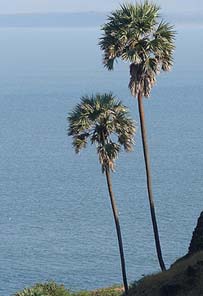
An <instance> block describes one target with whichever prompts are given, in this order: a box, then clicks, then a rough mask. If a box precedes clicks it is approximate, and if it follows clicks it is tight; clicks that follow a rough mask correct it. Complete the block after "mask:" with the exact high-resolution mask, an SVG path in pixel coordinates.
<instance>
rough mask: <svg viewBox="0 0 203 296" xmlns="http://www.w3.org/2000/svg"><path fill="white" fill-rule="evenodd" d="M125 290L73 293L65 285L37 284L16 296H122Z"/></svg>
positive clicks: (109, 289) (114, 288)
mask: <svg viewBox="0 0 203 296" xmlns="http://www.w3.org/2000/svg"><path fill="white" fill-rule="evenodd" d="M122 293H123V290H122V289H121V288H120V287H112V288H105V289H99V290H95V291H79V292H71V291H69V290H66V289H65V288H64V286H63V285H57V284H56V283H54V282H49V283H44V284H36V285H35V286H33V287H32V288H26V289H24V290H23V291H21V292H18V293H16V294H15V295H14V296H121V295H122Z"/></svg>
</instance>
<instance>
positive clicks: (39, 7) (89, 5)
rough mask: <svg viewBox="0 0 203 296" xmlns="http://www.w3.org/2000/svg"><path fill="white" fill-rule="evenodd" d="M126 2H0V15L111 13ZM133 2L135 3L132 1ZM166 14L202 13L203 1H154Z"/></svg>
mask: <svg viewBox="0 0 203 296" xmlns="http://www.w3.org/2000/svg"><path fill="white" fill-rule="evenodd" d="M123 2H125V1H122V0H121V1H118V0H0V14H7V13H8V14H9V13H31V12H41V13H43V12H58V11H74V12H77V11H110V10H112V9H115V8H117V7H118V6H119V4H120V3H123ZM131 2H133V1H131ZM154 2H156V3H159V4H160V5H161V7H162V8H163V11H164V12H181V11H182V10H183V11H187V12H193V13H195V12H197V13H199V12H202V13H203V0H154Z"/></svg>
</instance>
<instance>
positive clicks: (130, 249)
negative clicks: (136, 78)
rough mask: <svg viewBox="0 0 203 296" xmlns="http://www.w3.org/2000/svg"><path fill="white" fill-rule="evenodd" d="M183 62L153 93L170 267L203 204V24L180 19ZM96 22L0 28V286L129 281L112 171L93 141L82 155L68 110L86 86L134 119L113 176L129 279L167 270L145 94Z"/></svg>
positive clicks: (178, 57)
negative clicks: (108, 57)
mask: <svg viewBox="0 0 203 296" xmlns="http://www.w3.org/2000/svg"><path fill="white" fill-rule="evenodd" d="M176 30H177V40H176V51H175V55H174V67H173V69H172V71H171V72H169V73H164V74H161V75H160V76H159V77H158V81H157V85H156V86H155V87H154V88H153V91H152V95H151V97H150V98H149V99H146V100H145V103H144V105H145V116H146V124H147V129H148V142H149V148H150V155H151V168H152V179H153V192H154V199H155V206H156V213H157V219H158V225H159V231H160V239H161V245H162V251H163V257H164V260H165V263H166V265H167V267H169V266H170V264H172V263H173V262H174V261H175V260H176V259H177V258H178V257H180V256H183V255H184V254H185V253H186V252H187V249H188V246H189V243H190V239H191V236H192V231H193V229H194V227H195V225H196V221H197V218H198V216H199V214H200V212H201V211H202V210H203V203H202V195H203V186H202V185H203V170H202V167H203V154H202V151H203V117H202V114H203V102H202V94H203V83H202V82H203V78H202V77H203V67H202V61H203V51H202V48H203V30H202V27H189V26H185V27H180V28H177V29H176ZM100 34H101V32H100V30H99V28H77V29H74V28H71V29H68V28H57V29H54V28H18V29H17V28H10V29H6V28H5V29H0V44H1V50H0V106H1V108H0V127H1V128H0V192H1V199H0V200H1V203H0V204H1V206H0V229H1V231H0V274H1V276H0V295H2V296H6V295H13V293H15V292H17V291H19V290H21V289H23V288H24V287H29V286H31V285H33V284H34V283H37V282H45V281H47V280H54V281H56V282H57V283H63V284H64V285H65V286H66V287H67V288H70V289H72V290H79V289H95V288H99V287H105V286H109V285H112V284H116V283H121V282H122V279H121V270H120V260H119V254H118V246H117V239H116V233H115V227H114V221H113V216H112V212H111V207H110V201H109V196H108V191H107V185H106V180H105V176H104V175H103V174H102V172H101V168H100V164H99V162H98V158H97V155H96V151H95V147H92V146H88V147H87V149H86V150H84V151H83V152H81V154H80V155H75V153H74V150H73V148H72V144H71V138H69V137H68V136H67V120H66V117H67V115H68V113H69V112H70V111H71V110H72V108H73V107H74V106H75V105H76V104H77V103H78V102H79V101H80V97H81V96H83V95H85V94H90V95H91V94H95V93H98V92H100V93H103V92H110V91H112V92H113V93H114V94H115V95H116V96H117V97H118V98H119V99H121V100H122V101H123V103H124V104H125V105H126V106H128V107H129V108H130V113H131V116H132V117H133V118H134V119H135V120H136V122H137V133H136V136H135V141H136V145H135V149H134V152H132V153H128V154H126V153H121V155H120V157H119V159H118V160H117V162H116V172H115V173H113V176H112V178H113V190H114V193H115V197H116V201H117V205H118V208H119V214H120V223H121V229H122V234H123V242H124V250H125V256H126V267H127V276H128V279H129V281H130V282H132V281H134V280H137V279H139V278H140V277H142V276H143V274H149V273H152V272H156V271H159V265H158V261H157V257H156V252H155V245H154V239H153V233H152V226H151V219H150V211H149V205H148V199H147V191H146V178H145V170H144V162H143V155H142V146H141V137H140V127H139V117H138V111H137V109H138V108H137V101H136V99H135V98H132V97H131V95H130V92H129V90H128V80H129V69H128V64H124V63H118V64H117V65H115V69H114V71H111V72H108V71H107V70H106V69H104V68H103V65H102V53H101V51H100V49H99V46H98V38H99V37H100Z"/></svg>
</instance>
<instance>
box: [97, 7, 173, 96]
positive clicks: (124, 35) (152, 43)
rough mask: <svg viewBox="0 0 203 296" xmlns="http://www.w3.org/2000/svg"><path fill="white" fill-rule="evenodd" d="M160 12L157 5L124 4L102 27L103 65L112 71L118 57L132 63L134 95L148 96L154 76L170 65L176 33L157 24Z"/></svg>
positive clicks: (167, 27) (166, 26) (100, 43)
mask: <svg viewBox="0 0 203 296" xmlns="http://www.w3.org/2000/svg"><path fill="white" fill-rule="evenodd" d="M159 10H160V8H159V6H157V5H155V4H152V3H150V2H148V1H144V3H143V4H142V3H140V4H123V5H121V6H120V8H119V9H117V10H115V11H114V12H112V13H111V15H110V16H109V17H108V19H107V23H106V24H105V25H104V26H103V27H102V30H103V35H102V37H101V38H100V41H99V45H100V47H101V49H102V51H103V63H104V66H105V67H106V68H107V69H108V70H113V67H114V64H115V61H117V59H118V58H121V59H122V60H124V61H128V62H129V63H130V64H131V66H130V81H129V88H130V90H131V93H132V95H133V96H136V95H137V94H138V91H142V94H143V95H144V96H146V97H148V96H149V95H150V92H151V89H152V87H153V86H154V84H155V82H156V75H158V74H159V72H160V70H163V71H168V70H170V69H171V67H172V65H173V52H174V49H175V46H174V41H175V35H176V32H175V31H174V28H173V26H171V25H169V24H168V23H167V22H164V21H163V20H161V21H160V15H159ZM132 73H133V75H132Z"/></svg>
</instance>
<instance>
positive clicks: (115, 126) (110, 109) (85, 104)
mask: <svg viewBox="0 0 203 296" xmlns="http://www.w3.org/2000/svg"><path fill="white" fill-rule="evenodd" d="M68 121H69V129H68V134H69V135H70V136H73V147H74V148H75V152H76V153H79V152H80V150H81V149H83V148H85V147H86V145H87V142H88V140H89V141H90V143H91V144H95V145H96V147H97V152H98V155H99V161H100V163H101V165H102V171H103V172H104V171H105V170H109V169H110V170H112V171H113V170H114V164H115V159H116V158H117V157H118V153H119V152H120V150H121V148H122V147H123V148H124V150H126V151H131V150H132V148H133V144H134V141H133V136H134V133H135V124H134V122H133V120H131V119H130V118H129V116H128V111H127V108H126V107H125V106H124V105H122V103H121V102H120V101H118V100H117V99H116V98H115V97H114V96H113V95H112V94H111V93H110V94H102V95H101V94H97V95H96V96H91V97H89V96H84V97H82V99H81V103H80V104H78V105H77V106H76V108H75V109H74V110H73V112H71V113H70V114H69V116H68Z"/></svg>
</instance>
